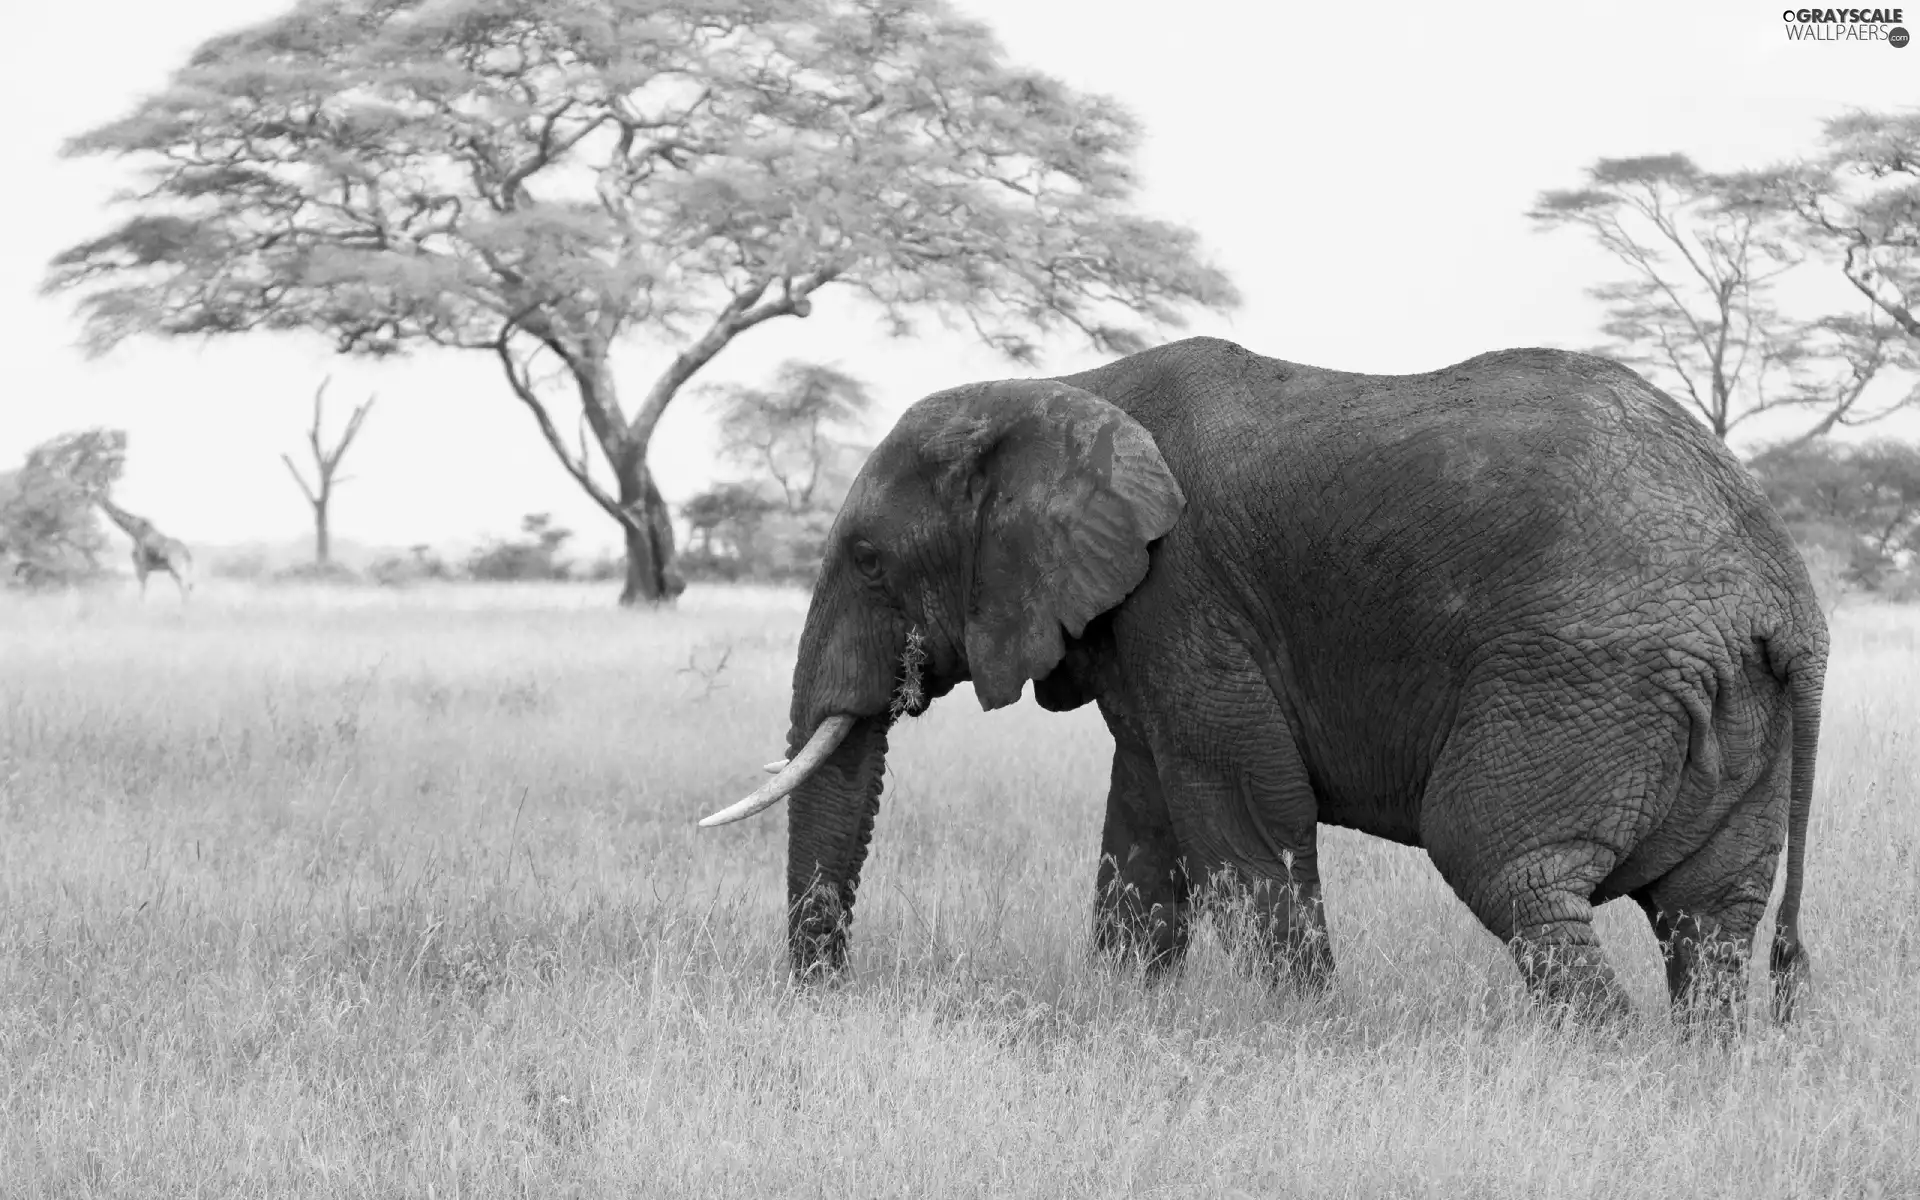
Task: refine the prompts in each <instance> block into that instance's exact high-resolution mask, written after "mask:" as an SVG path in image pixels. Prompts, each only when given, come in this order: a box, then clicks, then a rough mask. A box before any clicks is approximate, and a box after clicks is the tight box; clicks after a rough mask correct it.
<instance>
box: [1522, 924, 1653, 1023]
mask: <svg viewBox="0 0 1920 1200" xmlns="http://www.w3.org/2000/svg"><path fill="white" fill-rule="evenodd" d="M1588 932H1589V933H1591V928H1590V927H1589V930H1588ZM1512 949H1513V956H1514V961H1515V963H1516V964H1518V966H1519V968H1520V977H1521V979H1522V980H1524V981H1525V983H1526V985H1527V992H1528V994H1529V995H1531V996H1532V997H1533V1000H1534V1003H1535V1004H1537V1005H1539V1006H1540V1007H1541V1008H1543V1009H1545V1010H1547V1011H1548V1012H1550V1013H1553V1014H1554V1015H1556V1016H1563V1017H1567V1018H1571V1019H1573V1020H1575V1021H1579V1022H1581V1023H1584V1024H1594V1025H1599V1024H1608V1023H1611V1022H1614V1021H1617V1020H1621V1019H1623V1018H1625V1017H1626V1016H1628V1015H1629V1014H1630V1013H1631V1011H1632V1006H1631V1005H1630V1004H1628V1002H1627V994H1626V991H1625V990H1624V989H1623V988H1621V986H1620V980H1619V978H1618V977H1617V976H1615V975H1614V972H1613V965H1612V964H1611V963H1609V962H1608V961H1607V956H1606V954H1605V952H1604V951H1602V950H1601V949H1600V947H1599V945H1598V944H1597V943H1594V942H1575V941H1553V940H1548V939H1545V938H1538V937H1534V938H1526V937H1520V938H1515V939H1514V940H1513V942H1512Z"/></svg>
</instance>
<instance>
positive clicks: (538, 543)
mask: <svg viewBox="0 0 1920 1200" xmlns="http://www.w3.org/2000/svg"><path fill="white" fill-rule="evenodd" d="M520 532H521V534H522V536H521V537H520V538H519V539H517V540H512V541H508V540H504V539H495V540H494V541H493V542H492V543H490V544H488V545H487V546H484V547H482V548H481V549H479V550H476V551H474V553H473V554H472V556H471V557H469V558H468V559H467V573H468V574H470V575H472V576H473V577H474V578H475V579H482V580H492V581H502V582H519V581H525V580H535V579H565V578H566V577H567V565H566V563H564V562H562V561H561V560H560V550H561V547H563V546H565V545H566V543H567V540H568V539H569V538H571V537H573V531H572V530H571V529H564V528H562V527H560V526H558V525H555V524H554V523H553V518H552V517H551V516H549V515H548V514H546V513H528V514H527V515H526V516H524V517H522V518H521V519H520Z"/></svg>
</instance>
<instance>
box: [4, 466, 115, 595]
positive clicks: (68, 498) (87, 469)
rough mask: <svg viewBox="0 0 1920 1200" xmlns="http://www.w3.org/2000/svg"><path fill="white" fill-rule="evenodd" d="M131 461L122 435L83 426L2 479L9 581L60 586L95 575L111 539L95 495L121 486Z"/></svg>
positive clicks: (5, 559) (6, 580)
mask: <svg viewBox="0 0 1920 1200" xmlns="http://www.w3.org/2000/svg"><path fill="white" fill-rule="evenodd" d="M126 462H127V435H126V433H125V432H124V431H122V430H118V429H83V430H77V431H75V432H73V433H63V434H60V435H59V436H57V437H53V438H49V439H48V440H47V441H45V442H42V443H40V444H39V445H38V446H35V447H34V448H33V449H32V450H30V451H28V453H27V456H26V461H25V462H24V463H22V464H21V466H20V467H19V469H18V470H14V471H10V472H6V473H4V474H0V562H4V564H5V567H6V571H7V575H6V579H5V582H7V583H12V584H25V585H28V586H36V587H38V586H48V585H60V584H68V583H75V582H79V581H80V580H83V579H85V578H87V577H88V576H90V575H93V574H95V573H96V572H98V570H99V569H100V564H99V557H100V554H101V552H102V551H103V550H105V549H106V538H105V536H104V535H103V534H102V533H101V531H100V525H99V522H98V521H97V520H96V519H95V517H94V512H93V497H94V496H96V495H100V494H102V493H105V492H107V491H109V490H111V489H112V487H113V485H114V484H115V483H117V482H119V480H120V476H121V473H122V472H124V471H125V470H126Z"/></svg>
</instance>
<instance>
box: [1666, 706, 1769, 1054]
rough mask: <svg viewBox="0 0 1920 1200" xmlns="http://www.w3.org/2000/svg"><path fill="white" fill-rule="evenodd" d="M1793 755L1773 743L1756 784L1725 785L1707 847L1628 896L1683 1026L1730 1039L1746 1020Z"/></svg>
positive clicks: (1748, 781)
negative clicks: (1725, 797)
mask: <svg viewBox="0 0 1920 1200" xmlns="http://www.w3.org/2000/svg"><path fill="white" fill-rule="evenodd" d="M1791 753H1792V748H1791V743H1790V742H1789V740H1788V739H1787V738H1786V737H1785V736H1780V737H1777V738H1775V739H1774V742H1773V747H1772V749H1771V751H1770V753H1769V754H1768V757H1767V758H1765V759H1764V760H1762V764H1761V768H1760V771H1759V773H1758V777H1757V778H1752V779H1747V780H1736V781H1729V782H1728V783H1726V784H1723V785H1722V786H1723V787H1726V788H1731V789H1735V790H1736V793H1737V798H1736V799H1734V801H1733V805H1732V807H1731V809H1729V810H1728V811H1727V815H1726V818H1725V819H1724V820H1723V821H1722V822H1721V823H1720V825H1719V827H1718V828H1716V829H1715V830H1714V831H1713V833H1712V834H1711V835H1710V836H1709V837H1708V838H1707V839H1706V842H1705V844H1704V845H1702V846H1701V847H1700V849H1698V850H1696V851H1695V852H1694V853H1693V854H1691V855H1690V856H1688V857H1687V858H1686V859H1685V860H1683V861H1682V862H1681V863H1680V864H1679V865H1678V866H1676V867H1674V868H1673V869H1672V870H1671V871H1668V872H1667V873H1666V874H1665V875H1664V876H1662V877H1661V878H1659V879H1656V880H1654V881H1653V882H1652V883H1650V884H1648V885H1647V886H1646V887H1644V888H1641V889H1639V890H1638V891H1636V892H1634V893H1633V898H1634V900H1635V901H1636V902H1638V903H1639V905H1640V907H1641V909H1642V910H1644V911H1645V912H1646V914H1647V920H1648V921H1649V923H1651V924H1652V926H1653V932H1654V936H1655V937H1656V938H1658V939H1659V941H1660V948H1661V952H1662V954H1663V955H1664V956H1665V958H1666V963H1667V994H1668V997H1669V999H1670V1001H1671V1002H1672V1005H1673V1010H1674V1015H1675V1017H1676V1018H1678V1019H1679V1020H1680V1021H1682V1022H1683V1023H1686V1024H1690V1025H1691V1024H1704V1025H1708V1026H1712V1027H1715V1028H1717V1029H1718V1030H1719V1031H1721V1032H1730V1031H1732V1030H1733V1029H1735V1028H1737V1027H1738V1026H1739V1025H1740V1024H1741V1021H1742V1019H1743V1017H1744V1012H1745V1001H1746V995H1747V963H1748V961H1749V960H1750V959H1751V957H1752V954H1753V934H1754V930H1755V929H1757V928H1758V927H1759V925H1760V918H1761V916H1762V915H1763V914H1764V913H1765V912H1766V908H1767V900H1768V898H1769V897H1770V896H1771V895H1772V892H1773V876H1774V869H1775V867H1776V866H1777V865H1778V863H1779V858H1780V849H1781V843H1782V839H1783V838H1784V836H1785V832H1786V819H1787V801H1788V783H1789V777H1790V775H1791V773H1792V764H1791Z"/></svg>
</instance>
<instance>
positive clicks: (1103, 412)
mask: <svg viewBox="0 0 1920 1200" xmlns="http://www.w3.org/2000/svg"><path fill="white" fill-rule="evenodd" d="M926 457H927V459H928V460H929V462H930V463H931V464H934V465H936V466H937V467H938V468H939V471H940V474H941V476H942V486H943V489H944V490H947V491H948V492H949V494H950V495H951V497H952V499H953V500H954V501H955V502H956V503H957V504H959V505H961V506H963V507H965V508H967V509H969V510H971V511H972V513H973V516H974V528H975V530H977V536H976V541H975V544H974V559H973V578H972V593H971V596H970V598H969V605H968V613H967V628H966V648H967V665H968V668H969V670H970V671H971V673H972V675H973V689H974V692H975V694H976V695H978V696H979V697H980V705H981V707H982V708H986V709H995V708H1000V707H1002V706H1004V705H1008V704H1012V703H1013V702H1014V701H1015V700H1018V699H1019V698H1020V689H1021V688H1022V687H1023V686H1025V684H1026V681H1027V680H1029V679H1043V678H1045V677H1046V675H1047V674H1048V673H1049V672H1050V671H1052V670H1053V668H1054V667H1055V666H1056V665H1057V664H1058V663H1059V662H1060V658H1061V656H1062V655H1063V654H1064V653H1065V652H1066V642H1065V637H1068V636H1071V637H1078V636H1080V634H1081V632H1082V631H1083V630H1085V629H1086V626H1087V622H1088V621H1090V620H1092V619H1093V618H1094V617H1096V616H1098V615H1099V614H1100V613H1102V612H1105V611H1106V610H1107V609H1110V608H1112V607H1113V606H1114V605H1116V604H1118V603H1120V601H1121V600H1123V599H1125V598H1126V596H1127V593H1129V592H1131V591H1132V590H1133V589H1134V588H1135V587H1137V586H1139V583H1140V581H1141V580H1142V579H1144V578H1146V574H1147V566H1148V559H1147V546H1148V544H1149V543H1150V542H1152V541H1154V540H1155V539H1156V538H1159V537H1161V536H1163V535H1165V534H1166V532H1167V531H1168V530H1170V529H1172V528H1173V524H1174V522H1175V521H1176V520H1178V519H1179V516H1180V510H1181V508H1182V507H1183V506H1184V505H1185V504H1186V498H1185V497H1184V496H1183V495H1182V494H1181V491H1180V484H1179V482H1178V481H1177V480H1175V479H1174V477H1173V472H1172V471H1170V470H1168V469H1167V463H1166V460H1165V459H1164V458H1162V457H1161V456H1160V448H1159V447H1158V446H1156V445H1154V442H1153V436H1152V435H1151V434H1149V433H1148V432H1147V431H1146V429H1145V428H1144V427H1143V426H1141V424H1140V423H1139V422H1138V421H1135V420H1134V419H1133V418H1132V417H1129V416H1128V415H1127V414H1126V413H1124V412H1121V411H1120V410H1119V409H1118V408H1116V407H1114V406H1113V405H1111V404H1109V403H1107V402H1106V401H1105V400H1102V399H1100V397H1098V396H1095V395H1094V394H1092V393H1091V392H1086V391H1082V390H1081V389H1079V388H1075V387H1070V386H1068V385H1066V384H1061V383H1053V382H1049V381H1044V380H1016V381H1006V382H1001V383H994V384H986V385H980V386H977V387H974V388H968V389H965V390H964V392H963V393H961V396H960V398H959V400H958V402H957V403H956V405H955V407H954V409H953V410H952V413H951V416H950V419H949V420H948V421H947V422H946V423H945V424H944V425H943V426H942V427H941V428H940V429H938V430H937V431H936V432H935V433H934V435H933V437H932V438H931V439H930V440H929V441H928V443H927V445H926ZM1063 632H1064V636H1063Z"/></svg>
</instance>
